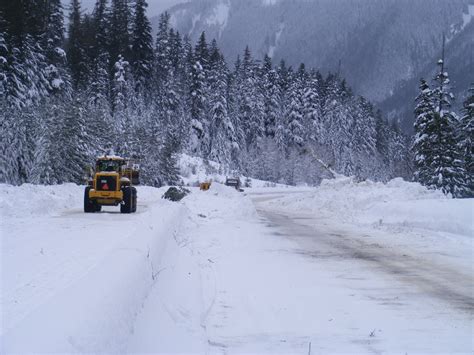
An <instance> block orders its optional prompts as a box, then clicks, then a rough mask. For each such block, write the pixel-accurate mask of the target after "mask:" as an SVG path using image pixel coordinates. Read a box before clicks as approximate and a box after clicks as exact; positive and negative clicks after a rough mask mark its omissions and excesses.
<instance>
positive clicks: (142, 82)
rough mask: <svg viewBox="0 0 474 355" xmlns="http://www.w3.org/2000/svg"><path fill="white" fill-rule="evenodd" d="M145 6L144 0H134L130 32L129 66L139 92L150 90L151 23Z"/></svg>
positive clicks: (143, 92) (151, 62) (151, 57)
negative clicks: (130, 50)
mask: <svg viewBox="0 0 474 355" xmlns="http://www.w3.org/2000/svg"><path fill="white" fill-rule="evenodd" d="M147 6H148V5H147V3H146V0H137V1H136V3H135V17H134V20H133V32H132V55H131V66H132V72H133V75H134V78H135V84H136V87H135V91H136V92H137V93H141V94H145V93H146V92H149V91H150V85H149V79H150V77H151V73H152V67H153V48H152V36H151V25H150V21H149V20H148V18H147V17H146V13H145V12H146V7H147Z"/></svg>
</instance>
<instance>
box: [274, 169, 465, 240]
mask: <svg viewBox="0 0 474 355" xmlns="http://www.w3.org/2000/svg"><path fill="white" fill-rule="evenodd" d="M268 203H269V204H271V205H272V207H274V208H281V209H284V210H295V211H306V212H309V213H312V214H317V216H318V217H320V218H321V219H325V220H327V221H333V222H335V223H343V224H356V225H359V226H363V227H372V228H386V229H390V230H391V231H392V232H397V231H399V232H406V231H414V230H417V229H423V230H428V231H433V232H441V233H451V234H458V235H463V236H467V237H472V236H473V207H474V200H473V199H464V200H460V199H451V198H448V197H446V196H445V195H443V194H442V193H441V192H439V191H433V190H428V189H426V188H425V187H423V186H421V185H420V184H418V183H412V182H406V181H404V180H402V179H400V178H397V179H394V180H392V181H390V182H388V183H387V184H384V183H379V182H372V181H364V182H360V183H357V182H355V181H354V180H353V179H352V178H346V177H343V178H338V179H335V180H324V181H323V182H322V184H321V186H320V187H318V188H316V189H314V190H313V191H312V192H305V193H304V194H297V195H291V196H286V197H283V198H280V199H277V200H273V201H269V202H268Z"/></svg>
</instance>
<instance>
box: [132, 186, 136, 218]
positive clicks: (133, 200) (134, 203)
mask: <svg viewBox="0 0 474 355" xmlns="http://www.w3.org/2000/svg"><path fill="white" fill-rule="evenodd" d="M132 202H133V210H132V212H137V189H136V188H134V187H132Z"/></svg>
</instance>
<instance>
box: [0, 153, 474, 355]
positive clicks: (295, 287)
mask: <svg viewBox="0 0 474 355" xmlns="http://www.w3.org/2000/svg"><path fill="white" fill-rule="evenodd" d="M196 164H197V168H196V169H191V170H193V171H190V172H189V174H188V179H189V180H188V181H189V182H193V181H194V180H201V179H207V178H210V176H199V174H200V168H199V166H200V165H199V162H197V163H196ZM212 177H213V178H214V179H222V178H223V177H225V175H223V174H222V172H221V173H219V171H217V172H216V173H215V174H214V175H213V176H212ZM256 185H257V186H259V185H260V186H263V185H265V184H264V183H257V184H256ZM191 190H192V194H191V195H190V196H188V197H186V198H185V199H184V200H183V201H182V202H180V203H171V202H169V201H165V200H162V199H161V195H162V194H163V192H164V191H165V189H153V188H148V187H140V188H139V208H138V213H137V214H135V215H121V214H120V213H118V208H107V209H106V211H105V212H103V213H100V214H93V215H89V214H88V215H86V214H83V213H82V193H83V187H79V186H75V185H71V184H69V185H62V186H55V187H45V186H33V185H23V186H20V187H12V186H7V185H0V206H2V209H1V210H0V213H1V221H0V231H1V260H2V262H1V300H0V305H1V307H0V309H1V312H2V314H1V319H2V328H1V330H0V332H1V334H0V344H1V352H2V353H11V352H33V351H34V352H49V353H51V352H67V353H71V352H81V353H83V352H93V353H97V352H107V353H123V352H129V353H137V352H140V353H144V352H147V353H184V352H186V353H190V352H192V353H211V354H214V353H216V354H218V353H268V354H273V353H299V354H301V353H305V354H306V353H308V349H309V346H310V344H311V348H312V353H328V352H338V353H340V352H350V353H354V352H357V353H379V352H398V353H405V352H408V353H412V352H424V353H427V352H434V351H437V352H441V353H453V352H458V353H472V351H473V346H472V340H471V339H472V329H473V328H472V327H473V318H472V307H473V306H472V305H471V306H469V304H471V303H469V302H472V294H471V295H470V296H469V295H466V294H465V290H466V289H471V290H472V275H473V270H472V251H473V249H472V211H473V210H472V208H473V201H472V200H451V199H447V198H445V197H444V196H443V195H440V194H438V193H436V192H432V191H428V190H425V189H424V188H422V187H421V186H419V185H417V184H412V183H406V182H403V181H400V180H395V181H392V182H390V183H388V184H386V185H384V184H377V183H371V182H364V183H359V184H357V183H355V182H353V181H352V180H350V179H338V180H333V181H326V182H324V183H323V185H322V186H321V187H319V188H289V187H275V188H263V187H256V188H251V189H246V191H245V193H238V192H237V191H235V190H233V189H231V188H228V187H225V186H223V185H220V184H218V183H213V185H212V187H211V190H210V191H207V192H203V191H199V190H198V189H196V188H191ZM361 246H364V247H363V249H364V250H361V251H362V252H365V253H366V254H365V255H364V254H363V253H362V256H364V257H367V255H369V256H371V257H373V258H372V259H371V260H363V258H362V257H355V256H353V253H354V252H353V250H357V249H356V248H360V247H361ZM378 260H381V261H380V262H382V260H383V265H379V261H378ZM381 266H383V267H381ZM407 269H408V271H407ZM387 270H391V271H392V274H391V273H389V272H388V271H387ZM410 270H412V271H410ZM451 275H453V277H451ZM454 276H456V277H454ZM431 277H433V278H434V279H433V280H431V279H430V278H431ZM450 278H451V280H450V281H449V282H448V281H446V280H447V279H450ZM417 280H418V281H420V280H421V281H422V282H420V284H419V285H418V284H417V283H416V282H417ZM443 280H445V281H443ZM458 280H463V281H461V282H462V283H463V284H462V285H458V286H459V287H457V285H456V283H458ZM427 285H428V286H429V287H428V286H427ZM433 285H437V286H436V287H437V288H436V289H433V287H432V286H433ZM451 286H452V290H451V291H452V292H451V293H449V292H448V296H449V297H444V296H446V295H444V296H443V295H442V294H441V293H440V292H441V291H440V290H445V289H447V288H450V287H451ZM438 288H439V289H438ZM435 291H436V292H435ZM463 292H464V293H463ZM471 293H472V292H471ZM451 294H454V296H452V295H451ZM458 294H463V295H464V298H462V299H459V300H458V299H455V300H454V301H453V300H452V298H453V297H454V298H455V297H457V296H456V295H458ZM458 305H462V306H463V307H464V306H465V305H467V306H465V307H467V310H466V309H465V307H464V308H462V307H457V306H458Z"/></svg>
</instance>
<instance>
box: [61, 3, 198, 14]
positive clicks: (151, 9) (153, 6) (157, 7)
mask: <svg viewBox="0 0 474 355" xmlns="http://www.w3.org/2000/svg"><path fill="white" fill-rule="evenodd" d="M187 1H189V0H148V1H147V2H148V17H153V16H156V15H159V14H160V13H162V12H163V11H164V10H166V9H168V8H170V7H171V6H173V5H176V4H178V3H183V2H187ZM62 2H63V4H64V5H65V9H67V8H68V6H69V4H70V3H71V1H70V0H62ZM95 2H96V0H82V1H81V5H82V8H83V9H84V10H88V11H89V10H92V9H93V8H94V4H95ZM109 3H110V0H109ZM66 13H67V10H66Z"/></svg>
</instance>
